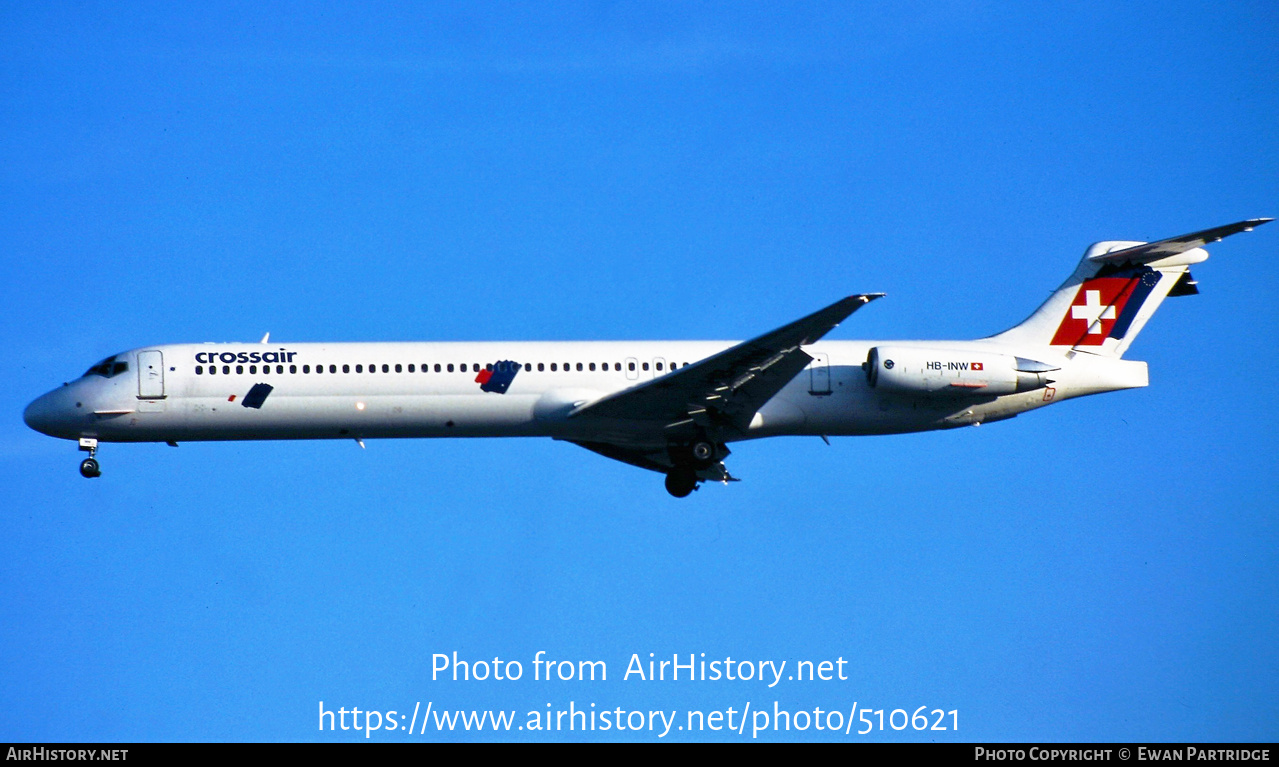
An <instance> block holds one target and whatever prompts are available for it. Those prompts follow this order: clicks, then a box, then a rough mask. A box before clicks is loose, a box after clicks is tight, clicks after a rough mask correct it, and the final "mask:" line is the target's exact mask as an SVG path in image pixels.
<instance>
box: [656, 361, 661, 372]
mask: <svg viewBox="0 0 1279 767" xmlns="http://www.w3.org/2000/svg"><path fill="white" fill-rule="evenodd" d="M657 369H658V370H661V369H662V363H660V362H659V363H657Z"/></svg>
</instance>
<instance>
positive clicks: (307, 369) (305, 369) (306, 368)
mask: <svg viewBox="0 0 1279 767" xmlns="http://www.w3.org/2000/svg"><path fill="white" fill-rule="evenodd" d="M302 372H303V373H310V372H311V366H310V365H303V366H302Z"/></svg>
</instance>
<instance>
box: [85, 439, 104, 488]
mask: <svg viewBox="0 0 1279 767" xmlns="http://www.w3.org/2000/svg"><path fill="white" fill-rule="evenodd" d="M80 449H81V450H83V451H85V452H86V453H88V454H89V457H88V458H86V459H84V460H83V461H81V462H80V476H82V477H84V478H85V479H93V478H94V477H101V476H102V468H101V467H99V466H98V459H97V458H96V456H97V454H98V441H97V440H96V439H90V438H88V437H81V438H80Z"/></svg>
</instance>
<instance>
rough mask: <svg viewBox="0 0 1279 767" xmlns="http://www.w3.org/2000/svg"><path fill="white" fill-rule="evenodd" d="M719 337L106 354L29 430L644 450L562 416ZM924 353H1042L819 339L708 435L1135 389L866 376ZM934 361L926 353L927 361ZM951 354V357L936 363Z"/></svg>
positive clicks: (635, 437) (1101, 369) (1118, 376)
mask: <svg viewBox="0 0 1279 767" xmlns="http://www.w3.org/2000/svg"><path fill="white" fill-rule="evenodd" d="M735 343H736V342H731V341H634V342H623V341H617V342H611V341H593V342H509V343H508V342H481V343H343V344H316V343H302V344H176V345H162V346H151V347H143V348H139V349H134V350H130V351H127V352H123V353H121V354H117V355H115V356H114V357H112V358H109V359H108V360H105V361H104V362H103V363H100V364H99V365H97V366H95V367H94V368H93V369H91V370H90V371H89V372H87V373H86V374H85V375H84V376H82V377H81V378H79V379H77V380H75V381H73V382H70V383H68V384H65V385H63V386H62V387H59V388H58V389H55V390H53V391H51V392H49V393H48V394H45V395H44V396H42V397H40V398H39V399H37V400H36V401H35V402H33V403H32V404H31V405H30V406H29V407H28V408H27V411H26V420H27V423H28V424H30V425H31V426H32V427H33V428H35V429H37V430H39V431H41V432H44V433H46V434H50V435H52V436H57V437H63V438H67V439H82V438H92V439H96V440H99V441H102V442H180V441H201V440H253V439H376V438H394V437H401V438H403V437H514V436H521V437H524V436H526V437H553V438H558V439H570V440H585V441H591V442H609V443H613V444H636V445H642V444H653V445H658V444H661V443H662V441H663V439H664V438H663V437H662V435H661V432H660V429H656V430H655V429H652V428H645V425H644V424H640V423H628V422H626V420H625V419H612V420H611V421H610V422H607V423H601V422H599V421H592V420H579V419H574V418H572V417H570V415H569V414H570V413H572V412H573V411H574V409H576V408H579V407H581V406H582V405H585V404H588V403H591V402H594V401H596V400H599V399H600V398H602V397H605V396H607V395H610V394H613V393H615V392H619V391H622V390H625V389H628V388H631V387H635V386H638V385H641V384H643V383H645V382H647V381H651V380H653V379H655V378H660V377H662V376H665V375H670V374H671V373H672V372H673V371H675V370H678V369H679V368H682V367H684V366H687V365H689V364H695V363H696V362H698V361H699V360H702V359H705V358H707V357H710V356H712V355H714V354H716V353H719V352H722V351H724V350H725V349H729V348H730V347H732V346H734V345H735ZM884 344H891V345H892V348H896V349H909V348H918V349H925V350H930V351H931V350H937V351H939V352H940V353H941V354H939V355H937V356H948V357H949V358H953V359H966V358H967V357H966V356H965V355H968V356H969V357H971V356H972V355H983V354H984V355H992V354H993V355H1004V356H1007V357H1013V356H1021V357H1027V358H1039V359H1043V358H1045V356H1046V350H1044V349H1043V348H1035V349H1026V350H1019V349H1010V348H1006V347H1005V346H1003V345H999V344H995V343H992V342H991V341H989V340H977V341H949V342H944V341H928V342H923V341H920V342H909V341H907V342H902V341H894V342H874V341H822V342H818V343H815V344H812V345H811V346H806V347H805V351H806V352H807V353H808V354H809V355H810V356H812V357H813V361H812V362H811V363H810V364H809V365H808V367H807V368H806V369H804V370H803V371H802V372H800V373H799V374H798V375H796V376H795V377H794V378H793V379H792V380H791V381H790V382H789V383H788V384H786V385H785V387H783V388H782V389H781V390H780V391H779V392H778V393H777V394H776V395H775V396H773V397H772V398H771V399H769V400H768V402H767V403H766V404H765V405H764V406H763V407H762V408H760V409H759V411H758V412H757V413H755V414H754V417H753V418H752V419H751V420H750V424H749V427H748V428H746V429H744V430H738V431H737V432H736V433H731V434H726V435H725V436H724V441H735V440H742V439H752V438H757V437H766V436H779V435H826V436H837V435H863V434H889V433H897V432H911V431H921V430H928V429H941V428H952V427H955V426H963V425H970V424H977V423H982V422H988V421H994V420H1001V419H1004V418H1010V417H1012V416H1015V415H1017V414H1018V413H1022V412H1025V411H1027V410H1032V409H1035V408H1038V407H1042V406H1044V405H1046V404H1049V403H1051V402H1055V401H1058V400H1061V399H1067V398H1070V397H1075V396H1081V395H1084V394H1093V393H1097V392H1102V391H1112V390H1115V389H1123V388H1131V387H1134V386H1144V385H1146V371H1145V364H1144V363H1141V362H1131V361H1124V360H1119V359H1104V358H1097V357H1091V356H1090V355H1079V356H1078V357H1075V358H1074V359H1066V358H1064V357H1061V358H1053V359H1052V360H1051V362H1052V364H1053V366H1054V367H1055V368H1056V369H1055V372H1054V373H1053V374H1052V379H1051V381H1050V382H1049V383H1048V384H1046V385H1043V386H1037V387H1036V388H1033V389H1031V390H1029V391H1021V392H1015V393H1010V394H1003V395H989V396H983V394H982V392H980V391H976V392H973V391H963V390H959V391H957V392H955V393H954V394H946V395H938V394H935V393H934V394H929V393H901V392H890V391H885V390H883V389H882V388H878V389H877V388H876V387H874V386H872V385H871V381H870V380H869V378H868V376H867V370H866V362H867V357H868V354H869V352H870V350H871V349H872V348H875V347H877V346H884ZM942 364H943V363H938V365H939V367H940V366H941V365H942ZM944 364H954V363H944Z"/></svg>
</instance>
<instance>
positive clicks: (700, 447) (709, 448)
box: [689, 439, 715, 468]
mask: <svg viewBox="0 0 1279 767" xmlns="http://www.w3.org/2000/svg"><path fill="white" fill-rule="evenodd" d="M689 451H690V452H691V453H692V454H693V461H694V462H695V463H696V464H697V465H698V466H700V467H702V468H705V467H707V466H710V465H711V464H712V463H714V462H715V445H714V443H711V442H707V441H706V440H704V439H699V440H698V441H696V442H694V443H693V444H692V445H691V446H690V447H689Z"/></svg>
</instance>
